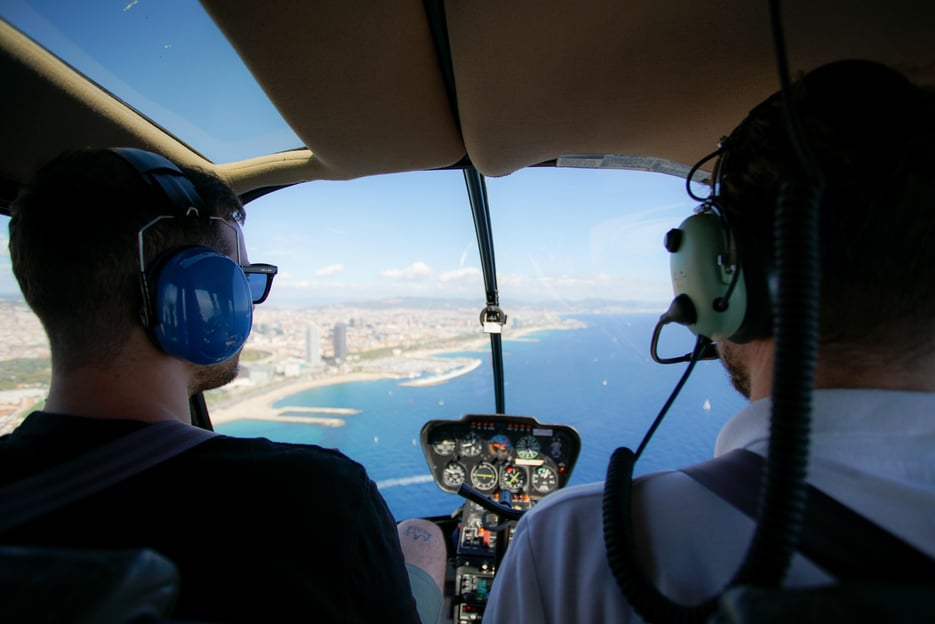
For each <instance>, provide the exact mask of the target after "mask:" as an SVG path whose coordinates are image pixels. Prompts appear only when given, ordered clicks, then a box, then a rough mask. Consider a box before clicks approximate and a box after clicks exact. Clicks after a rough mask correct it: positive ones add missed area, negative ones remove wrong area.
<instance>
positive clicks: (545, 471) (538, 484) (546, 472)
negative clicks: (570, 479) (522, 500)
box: [532, 466, 558, 494]
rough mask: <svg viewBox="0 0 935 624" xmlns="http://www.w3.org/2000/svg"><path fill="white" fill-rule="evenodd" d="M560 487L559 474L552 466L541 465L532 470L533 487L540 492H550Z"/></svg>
mask: <svg viewBox="0 0 935 624" xmlns="http://www.w3.org/2000/svg"><path fill="white" fill-rule="evenodd" d="M557 487H558V475H557V474H556V472H555V469H554V468H552V467H551V466H539V467H538V468H536V469H535V470H533V472H532V489H533V490H535V492H536V493H538V494H548V493H549V492H551V491H552V490H554V489H555V488H557Z"/></svg>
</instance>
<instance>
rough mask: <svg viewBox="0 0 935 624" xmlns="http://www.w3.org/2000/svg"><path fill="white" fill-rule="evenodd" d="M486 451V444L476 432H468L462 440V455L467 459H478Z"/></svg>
mask: <svg viewBox="0 0 935 624" xmlns="http://www.w3.org/2000/svg"><path fill="white" fill-rule="evenodd" d="M482 450H484V442H483V440H481V439H480V436H479V435H477V433H476V432H474V431H468V432H467V433H466V434H465V436H464V437H463V438H461V454H462V455H464V456H465V457H477V456H478V455H480V454H481V451H482Z"/></svg>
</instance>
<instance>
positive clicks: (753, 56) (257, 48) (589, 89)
mask: <svg viewBox="0 0 935 624" xmlns="http://www.w3.org/2000/svg"><path fill="white" fill-rule="evenodd" d="M203 5H204V6H205V8H206V9H207V11H208V12H209V14H210V15H211V16H212V18H213V19H214V20H215V21H216V22H217V24H218V25H219V27H220V28H221V30H222V31H223V32H224V34H225V35H226V36H227V37H228V39H229V40H230V41H231V43H232V44H233V46H234V48H235V49H236V50H237V52H238V53H239V54H240V56H241V57H242V59H243V60H244V62H245V63H246V65H247V67H248V68H249V69H250V71H251V72H252V73H253V74H254V76H255V77H256V79H257V80H258V82H259V84H260V85H261V86H262V88H263V89H264V91H265V92H266V94H267V95H268V97H269V98H270V100H271V101H272V102H273V104H274V105H275V106H276V107H277V108H278V110H279V111H280V113H281V114H282V115H283V117H284V118H285V120H286V121H287V122H288V123H289V125H290V126H291V127H292V129H293V130H294V132H295V133H296V134H297V135H298V136H299V138H300V139H301V140H302V142H304V144H305V149H299V150H296V151H293V152H285V153H280V154H270V155H267V156H263V157H260V158H255V159H251V160H247V161H237V162H216V163H212V162H208V161H207V160H206V159H205V158H204V157H202V156H201V155H199V154H198V153H197V152H196V151H195V150H194V149H192V148H191V147H189V146H187V145H185V144H183V143H181V142H179V141H178V140H177V139H175V138H174V137H173V136H172V134H171V133H170V130H171V129H168V130H166V129H162V128H159V127H158V126H155V125H153V124H152V123H151V122H149V121H148V120H146V119H145V118H144V117H142V116H141V115H140V114H138V113H136V112H135V111H133V110H132V109H130V108H129V107H127V106H125V105H123V104H122V103H120V102H119V101H116V100H114V99H113V98H112V97H111V96H110V94H108V93H107V92H105V91H103V90H102V89H100V88H98V87H96V86H95V85H94V84H93V83H90V82H89V81H88V80H87V79H85V78H84V77H83V76H81V75H80V74H78V73H77V72H74V71H73V70H71V68H69V67H68V66H66V65H65V64H64V63H61V62H60V61H58V60H57V59H55V57H53V56H51V55H50V54H48V53H46V52H45V51H43V50H42V49H41V48H39V47H38V46H37V45H35V44H34V43H33V42H31V41H30V40H28V39H27V38H25V37H24V36H22V35H21V34H20V33H19V32H18V31H16V30H15V29H13V28H11V27H10V26H9V25H8V24H6V23H4V22H0V72H2V78H3V82H4V86H5V91H6V95H5V96H4V97H3V98H0V115H2V118H3V121H2V129H0V146H2V151H0V180H2V181H3V182H4V183H5V188H8V187H10V186H11V185H15V184H17V183H19V182H20V181H22V180H23V179H24V178H25V177H26V176H27V175H28V174H29V172H30V171H31V170H32V169H33V168H34V167H35V165H36V164H37V163H39V162H41V161H43V160H45V159H47V158H49V157H51V156H52V155H54V154H56V153H58V152H59V151H61V150H62V149H63V148H66V147H75V146H83V145H100V146H103V145H118V144H119V145H135V146H140V147H145V148H149V149H154V150H157V151H161V152H163V153H165V154H166V155H168V156H169V157H170V158H174V159H176V160H178V161H180V162H183V163H186V164H190V165H200V166H203V167H208V168H211V169H214V170H216V171H217V172H219V173H220V174H221V175H223V176H224V177H226V178H227V179H228V180H229V181H231V183H232V184H233V185H234V187H235V189H236V190H238V191H239V192H245V191H249V190H252V189H256V188H262V187H267V186H274V185H282V184H290V183H294V182H299V181H304V180H314V179H349V178H355V177H360V176H367V175H374V174H381V173H390V172H397V171H406V170H419V169H433V168H442V167H449V166H453V165H457V164H458V163H462V162H464V161H465V159H469V160H470V162H471V163H473V164H474V165H475V166H476V167H477V169H478V170H479V171H480V172H482V173H484V174H486V175H490V176H502V175H507V174H509V173H511V172H513V171H515V170H517V169H520V168H522V167H526V166H529V165H533V164H537V163H541V162H547V161H550V160H553V159H555V158H556V157H557V156H559V155H562V154H632V155H642V156H650V157H658V158H664V159H667V160H671V161H675V162H679V163H684V164H691V163H693V162H694V161H696V160H697V159H698V158H699V157H701V156H702V155H704V154H706V153H708V152H710V151H711V150H712V149H713V148H714V147H715V145H716V143H717V140H718V138H719V137H721V136H722V135H724V134H726V133H728V132H729V131H730V130H731V129H732V128H733V127H734V126H735V125H736V124H737V122H738V121H739V120H740V119H741V118H742V117H743V116H744V115H745V114H746V113H747V111H749V110H750V108H752V107H753V106H754V105H755V104H756V103H757V102H759V101H760V100H762V99H763V98H764V97H765V96H766V95H768V94H769V93H771V92H773V91H775V90H776V88H777V85H778V82H777V78H776V68H775V55H774V52H773V43H772V38H771V35H770V30H769V16H768V10H767V3H766V2H765V1H763V2H754V1H751V0H721V1H717V2H692V1H690V0H680V1H675V2H666V3H660V2H658V0H588V1H586V2H585V1H582V2H568V1H567V0H535V1H532V0H509V1H507V2H504V1H503V0H447V1H438V2H436V1H434V0H426V1H425V2H423V0H395V1H394V2H378V1H375V0H369V1H361V2H346V3H343V2H342V3H338V2H318V1H308V2H299V1H289V0H266V1H264V2H254V1H246V0H233V1H232V0H205V1H204V2H203ZM782 6H783V16H784V21H785V23H784V26H785V33H786V43H787V47H788V56H789V61H790V67H791V68H792V70H793V71H794V72H796V73H799V72H803V71H808V70H810V69H812V68H814V67H816V66H818V65H820V64H823V63H825V62H828V61H832V60H836V59H841V58H868V59H872V60H877V61H881V62H884V63H887V64H890V65H892V66H895V67H897V68H899V69H901V70H903V71H905V72H907V73H908V74H910V75H911V76H913V77H915V78H916V79H919V80H922V81H925V82H929V83H935V37H933V33H935V2H930V1H926V2H920V1H915V0H887V1H879V0H878V1H869V0H790V1H786V2H783V3H782ZM433 23H436V24H444V25H445V27H444V28H435V30H434V32H433V27H432V24H433Z"/></svg>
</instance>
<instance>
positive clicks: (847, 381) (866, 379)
mask: <svg viewBox="0 0 935 624" xmlns="http://www.w3.org/2000/svg"><path fill="white" fill-rule="evenodd" d="M732 349H734V350H735V353H736V354H737V356H738V357H739V358H740V361H741V362H742V363H743V364H744V366H745V367H746V370H747V373H748V374H749V378H750V400H751V401H756V400H759V399H764V398H767V397H769V396H771V395H772V391H773V368H774V359H775V351H776V344H775V339H773V338H767V339H761V340H753V341H751V342H749V343H746V344H742V345H739V344H732ZM831 388H871V389H881V390H908V391H916V392H933V391H935V353H930V354H929V356H928V357H927V358H923V359H918V358H917V359H915V360H913V362H912V364H911V365H907V364H906V363H905V362H903V361H900V360H899V359H898V358H895V357H893V356H892V355H890V356H889V357H887V355H886V354H885V353H880V352H875V353H871V352H870V351H869V350H868V351H867V352H865V354H864V355H863V356H862V357H855V356H854V355H853V354H852V353H851V354H846V355H842V354H834V353H828V352H823V351H819V357H818V362H817V363H816V368H815V389H831Z"/></svg>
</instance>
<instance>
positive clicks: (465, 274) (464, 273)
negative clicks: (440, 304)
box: [438, 267, 483, 282]
mask: <svg viewBox="0 0 935 624" xmlns="http://www.w3.org/2000/svg"><path fill="white" fill-rule="evenodd" d="M482 278H483V274H482V273H481V271H480V269H478V268H477V267H464V268H463V269H455V270H453V271H445V272H443V273H442V274H441V275H439V276H438V279H439V281H441V282H454V281H469V282H475V281H477V280H478V279H482Z"/></svg>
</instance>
